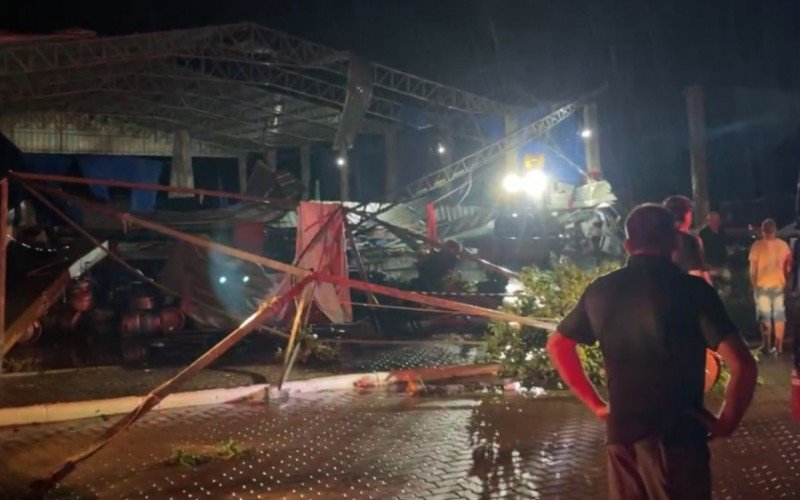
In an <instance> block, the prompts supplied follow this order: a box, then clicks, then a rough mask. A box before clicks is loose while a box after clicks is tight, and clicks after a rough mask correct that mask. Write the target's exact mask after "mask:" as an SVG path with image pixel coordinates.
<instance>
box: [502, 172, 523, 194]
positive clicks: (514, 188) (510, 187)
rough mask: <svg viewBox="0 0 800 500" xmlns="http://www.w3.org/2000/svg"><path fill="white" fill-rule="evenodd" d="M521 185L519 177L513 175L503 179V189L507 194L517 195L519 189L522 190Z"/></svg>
mask: <svg viewBox="0 0 800 500" xmlns="http://www.w3.org/2000/svg"><path fill="white" fill-rule="evenodd" d="M521 183H522V179H521V178H520V177H519V175H517V174H514V173H511V174H508V175H506V176H505V177H503V189H505V190H506V191H508V192H509V193H518V192H519V191H520V189H522V186H521Z"/></svg>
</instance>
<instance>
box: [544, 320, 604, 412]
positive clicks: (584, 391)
mask: <svg viewBox="0 0 800 500" xmlns="http://www.w3.org/2000/svg"><path fill="white" fill-rule="evenodd" d="M577 346H578V343H577V342H576V341H574V340H572V339H571V338H569V337H566V336H564V335H562V334H560V333H559V332H553V333H552V334H551V335H550V338H548V339H547V353H548V354H549V355H550V359H551V360H552V362H553V366H555V367H556V370H558V374H559V375H561V378H562V379H563V380H564V383H565V384H567V387H569V388H570V390H572V392H573V393H574V394H575V395H576V396H578V399H580V400H581V401H582V402H583V404H585V405H586V406H588V407H589V409H590V410H592V413H594V414H595V415H596V416H597V417H598V418H600V419H603V420H605V418H606V417H607V416H608V405H607V404H606V402H605V401H603V399H602V398H601V397H600V395H599V394H598V393H597V389H596V388H595V386H594V384H592V382H591V381H590V380H589V377H587V376H586V371H585V370H584V369H583V365H582V364H581V359H580V357H578V351H577V350H576V348H577Z"/></svg>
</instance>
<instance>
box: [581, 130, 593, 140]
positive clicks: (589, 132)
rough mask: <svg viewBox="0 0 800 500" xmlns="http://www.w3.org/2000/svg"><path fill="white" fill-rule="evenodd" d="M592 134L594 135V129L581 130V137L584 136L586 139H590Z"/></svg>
mask: <svg viewBox="0 0 800 500" xmlns="http://www.w3.org/2000/svg"><path fill="white" fill-rule="evenodd" d="M591 136H592V129H590V128H585V129H583V130H581V137H583V138H584V139H588V138H589V137H591Z"/></svg>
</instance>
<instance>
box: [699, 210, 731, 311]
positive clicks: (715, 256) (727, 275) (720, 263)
mask: <svg viewBox="0 0 800 500" xmlns="http://www.w3.org/2000/svg"><path fill="white" fill-rule="evenodd" d="M721 222H722V218H721V217H720V215H719V213H717V212H711V213H709V214H708V222H707V223H706V225H705V227H703V229H701V230H700V241H702V242H703V253H704V254H705V259H706V264H707V265H708V273H709V274H710V275H711V279H712V280H713V281H714V286H715V287H716V288H717V291H718V292H719V293H720V295H723V296H724V295H726V294H727V293H728V291H729V288H730V281H731V271H730V269H729V268H728V248H727V238H726V236H725V230H724V229H723V228H722V224H721Z"/></svg>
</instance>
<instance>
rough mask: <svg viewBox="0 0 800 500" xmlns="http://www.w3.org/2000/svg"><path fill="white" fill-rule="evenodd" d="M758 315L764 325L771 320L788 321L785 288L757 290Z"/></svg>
mask: <svg viewBox="0 0 800 500" xmlns="http://www.w3.org/2000/svg"><path fill="white" fill-rule="evenodd" d="M755 300H756V315H757V316H758V320H759V321H760V322H762V323H767V322H769V321H770V320H773V321H776V322H782V321H786V309H785V308H784V305H783V288H778V287H770V288H756V293H755Z"/></svg>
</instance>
